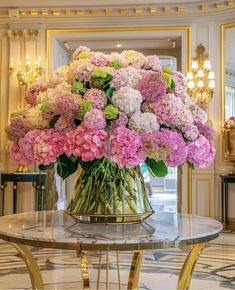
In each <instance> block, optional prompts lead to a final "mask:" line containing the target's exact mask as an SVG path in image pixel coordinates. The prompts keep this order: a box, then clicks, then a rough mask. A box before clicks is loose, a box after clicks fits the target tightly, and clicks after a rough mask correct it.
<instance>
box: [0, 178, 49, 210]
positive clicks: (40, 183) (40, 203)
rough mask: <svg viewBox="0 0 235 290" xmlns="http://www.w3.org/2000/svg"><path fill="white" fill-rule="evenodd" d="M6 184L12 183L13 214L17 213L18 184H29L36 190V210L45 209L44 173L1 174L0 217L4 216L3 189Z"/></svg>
mask: <svg viewBox="0 0 235 290" xmlns="http://www.w3.org/2000/svg"><path fill="white" fill-rule="evenodd" d="M8 182H13V213H16V211H17V195H18V192H17V185H18V182H31V183H32V185H33V187H34V188H35V190H36V210H44V209H45V208H46V192H45V185H46V173H17V172H14V173H1V193H2V205H1V214H2V215H4V199H5V188H6V187H7V183H8Z"/></svg>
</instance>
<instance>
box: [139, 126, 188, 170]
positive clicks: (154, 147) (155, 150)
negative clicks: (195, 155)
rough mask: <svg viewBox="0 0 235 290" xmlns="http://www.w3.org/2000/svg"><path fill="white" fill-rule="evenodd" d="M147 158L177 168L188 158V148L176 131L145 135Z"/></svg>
mask: <svg viewBox="0 0 235 290" xmlns="http://www.w3.org/2000/svg"><path fill="white" fill-rule="evenodd" d="M142 137H143V143H144V150H145V154H146V156H148V157H149V158H152V159H155V160H157V161H160V160H163V161H164V162H165V163H166V164H167V165H168V166H171V167H177V166H179V165H181V164H183V163H184V162H185V161H186V158H187V146H186V143H185V142H184V140H183V138H182V136H181V135H180V134H179V133H177V132H176V131H173V130H169V129H162V130H161V131H159V132H151V133H145V134H144V135H143V136H142Z"/></svg>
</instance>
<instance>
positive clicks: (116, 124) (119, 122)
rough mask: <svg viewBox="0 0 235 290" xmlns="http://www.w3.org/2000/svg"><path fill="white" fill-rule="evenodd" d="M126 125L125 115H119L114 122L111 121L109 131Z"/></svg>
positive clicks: (126, 118)
mask: <svg viewBox="0 0 235 290" xmlns="http://www.w3.org/2000/svg"><path fill="white" fill-rule="evenodd" d="M127 123H128V117H127V115H126V114H125V113H122V112H121V113H119V116H118V118H117V119H116V120H113V121H111V124H110V129H111V130H115V129H117V128H118V127H126V125H127Z"/></svg>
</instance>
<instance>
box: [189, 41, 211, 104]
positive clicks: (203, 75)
mask: <svg viewBox="0 0 235 290" xmlns="http://www.w3.org/2000/svg"><path fill="white" fill-rule="evenodd" d="M187 79H188V94H189V96H190V97H191V99H192V100H194V101H195V102H197V103H198V104H199V106H200V107H201V108H203V109H204V110H206V109H207V107H208V103H209V102H210V101H211V100H212V97H213V93H214V88H215V74H214V72H213V71H211V63H210V61H209V59H208V56H207V55H205V47H204V46H203V45H202V44H200V45H198V46H197V48H196V57H195V58H194V59H193V62H192V66H191V71H190V72H188V73H187Z"/></svg>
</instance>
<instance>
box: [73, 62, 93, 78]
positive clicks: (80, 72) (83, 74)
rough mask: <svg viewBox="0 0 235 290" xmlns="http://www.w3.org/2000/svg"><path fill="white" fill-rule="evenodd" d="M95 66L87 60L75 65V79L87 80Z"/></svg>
mask: <svg viewBox="0 0 235 290" xmlns="http://www.w3.org/2000/svg"><path fill="white" fill-rule="evenodd" d="M94 69H95V66H94V65H93V64H91V63H90V62H89V61H87V62H81V63H79V64H78V66H77V76H76V77H77V79H78V80H80V81H89V80H90V78H91V75H92V73H93V70H94Z"/></svg>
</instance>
